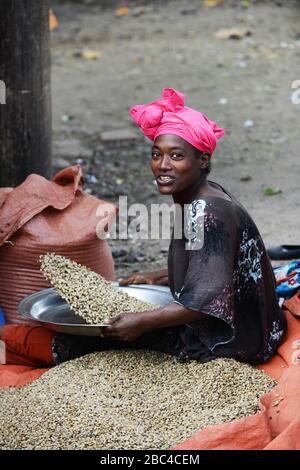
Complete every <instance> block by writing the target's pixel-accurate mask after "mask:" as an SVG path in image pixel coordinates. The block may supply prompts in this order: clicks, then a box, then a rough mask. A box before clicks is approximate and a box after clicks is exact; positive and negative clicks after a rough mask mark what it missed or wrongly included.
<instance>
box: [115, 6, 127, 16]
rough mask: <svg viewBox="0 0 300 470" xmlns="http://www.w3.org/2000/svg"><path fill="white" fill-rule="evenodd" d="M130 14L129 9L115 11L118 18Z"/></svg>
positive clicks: (122, 8) (123, 8)
mask: <svg viewBox="0 0 300 470" xmlns="http://www.w3.org/2000/svg"><path fill="white" fill-rule="evenodd" d="M128 13H129V8H128V7H120V8H117V9H116V11H115V15H116V16H125V15H128Z"/></svg>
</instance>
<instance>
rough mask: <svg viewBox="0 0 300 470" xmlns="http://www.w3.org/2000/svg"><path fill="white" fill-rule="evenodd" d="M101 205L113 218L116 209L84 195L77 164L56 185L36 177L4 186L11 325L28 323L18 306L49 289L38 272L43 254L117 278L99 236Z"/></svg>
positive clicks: (2, 287)
mask: <svg viewBox="0 0 300 470" xmlns="http://www.w3.org/2000/svg"><path fill="white" fill-rule="evenodd" d="M99 206H102V207H101V208H102V210H103V207H105V211H107V210H108V211H109V212H110V216H112V215H113V216H114V215H115V213H116V211H117V208H116V206H115V205H113V204H111V203H107V202H105V201H102V200H100V199H97V198H95V197H93V196H91V195H89V194H87V193H85V192H84V191H83V177H82V171H81V168H80V166H79V165H75V166H72V167H69V168H66V169H64V170H62V171H60V172H59V173H57V174H56V176H55V177H54V178H53V180H52V181H48V180H47V179H45V178H43V177H42V176H39V175H35V174H32V175H30V176H28V178H26V180H25V181H24V182H23V183H22V184H21V185H20V186H18V187H16V188H15V189H12V188H0V305H1V306H2V308H3V310H4V313H5V317H6V321H7V323H19V324H20V323H27V324H28V322H24V319H23V318H22V317H21V316H20V315H19V314H18V312H17V306H18V303H19V302H20V301H21V300H22V299H23V298H24V297H26V296H27V295H29V294H32V293H33V292H37V291H39V290H41V289H45V288H47V287H50V285H49V283H48V282H47V281H46V279H45V278H44V276H43V274H42V273H41V272H40V270H39V266H40V265H39V256H40V255H41V254H45V253H47V252H55V253H56V254H60V255H65V256H67V257H69V258H71V259H72V260H74V261H77V262H78V263H81V264H83V265H85V266H88V267H89V268H90V269H92V270H93V271H95V272H97V273H99V274H101V275H102V276H104V277H105V278H106V279H108V280H111V281H112V280H114V279H115V272H114V263H113V258H112V255H111V251H110V248H109V245H108V243H107V241H106V240H101V239H99V238H98V237H97V234H96V227H97V224H98V223H99V216H97V209H98V210H99ZM101 208H100V209H101Z"/></svg>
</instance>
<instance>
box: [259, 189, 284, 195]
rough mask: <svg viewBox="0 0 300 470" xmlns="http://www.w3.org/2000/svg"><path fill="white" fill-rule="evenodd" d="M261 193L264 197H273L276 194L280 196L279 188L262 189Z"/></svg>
mask: <svg viewBox="0 0 300 470" xmlns="http://www.w3.org/2000/svg"><path fill="white" fill-rule="evenodd" d="M263 193H264V194H265V195H266V196H275V195H276V194H281V193H282V191H281V189H279V188H271V187H269V188H264V189H263Z"/></svg>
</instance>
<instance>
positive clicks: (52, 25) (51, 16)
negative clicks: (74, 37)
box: [49, 10, 58, 31]
mask: <svg viewBox="0 0 300 470" xmlns="http://www.w3.org/2000/svg"><path fill="white" fill-rule="evenodd" d="M49 28H50V31H54V30H55V29H56V28H58V21H57V18H56V16H55V15H54V13H53V11H52V10H50V11H49Z"/></svg>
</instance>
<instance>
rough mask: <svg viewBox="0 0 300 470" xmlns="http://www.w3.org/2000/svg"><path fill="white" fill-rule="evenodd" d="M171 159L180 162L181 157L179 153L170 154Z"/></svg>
mask: <svg viewBox="0 0 300 470" xmlns="http://www.w3.org/2000/svg"><path fill="white" fill-rule="evenodd" d="M172 158H174V160H181V158H183V155H182V154H181V153H172Z"/></svg>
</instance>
